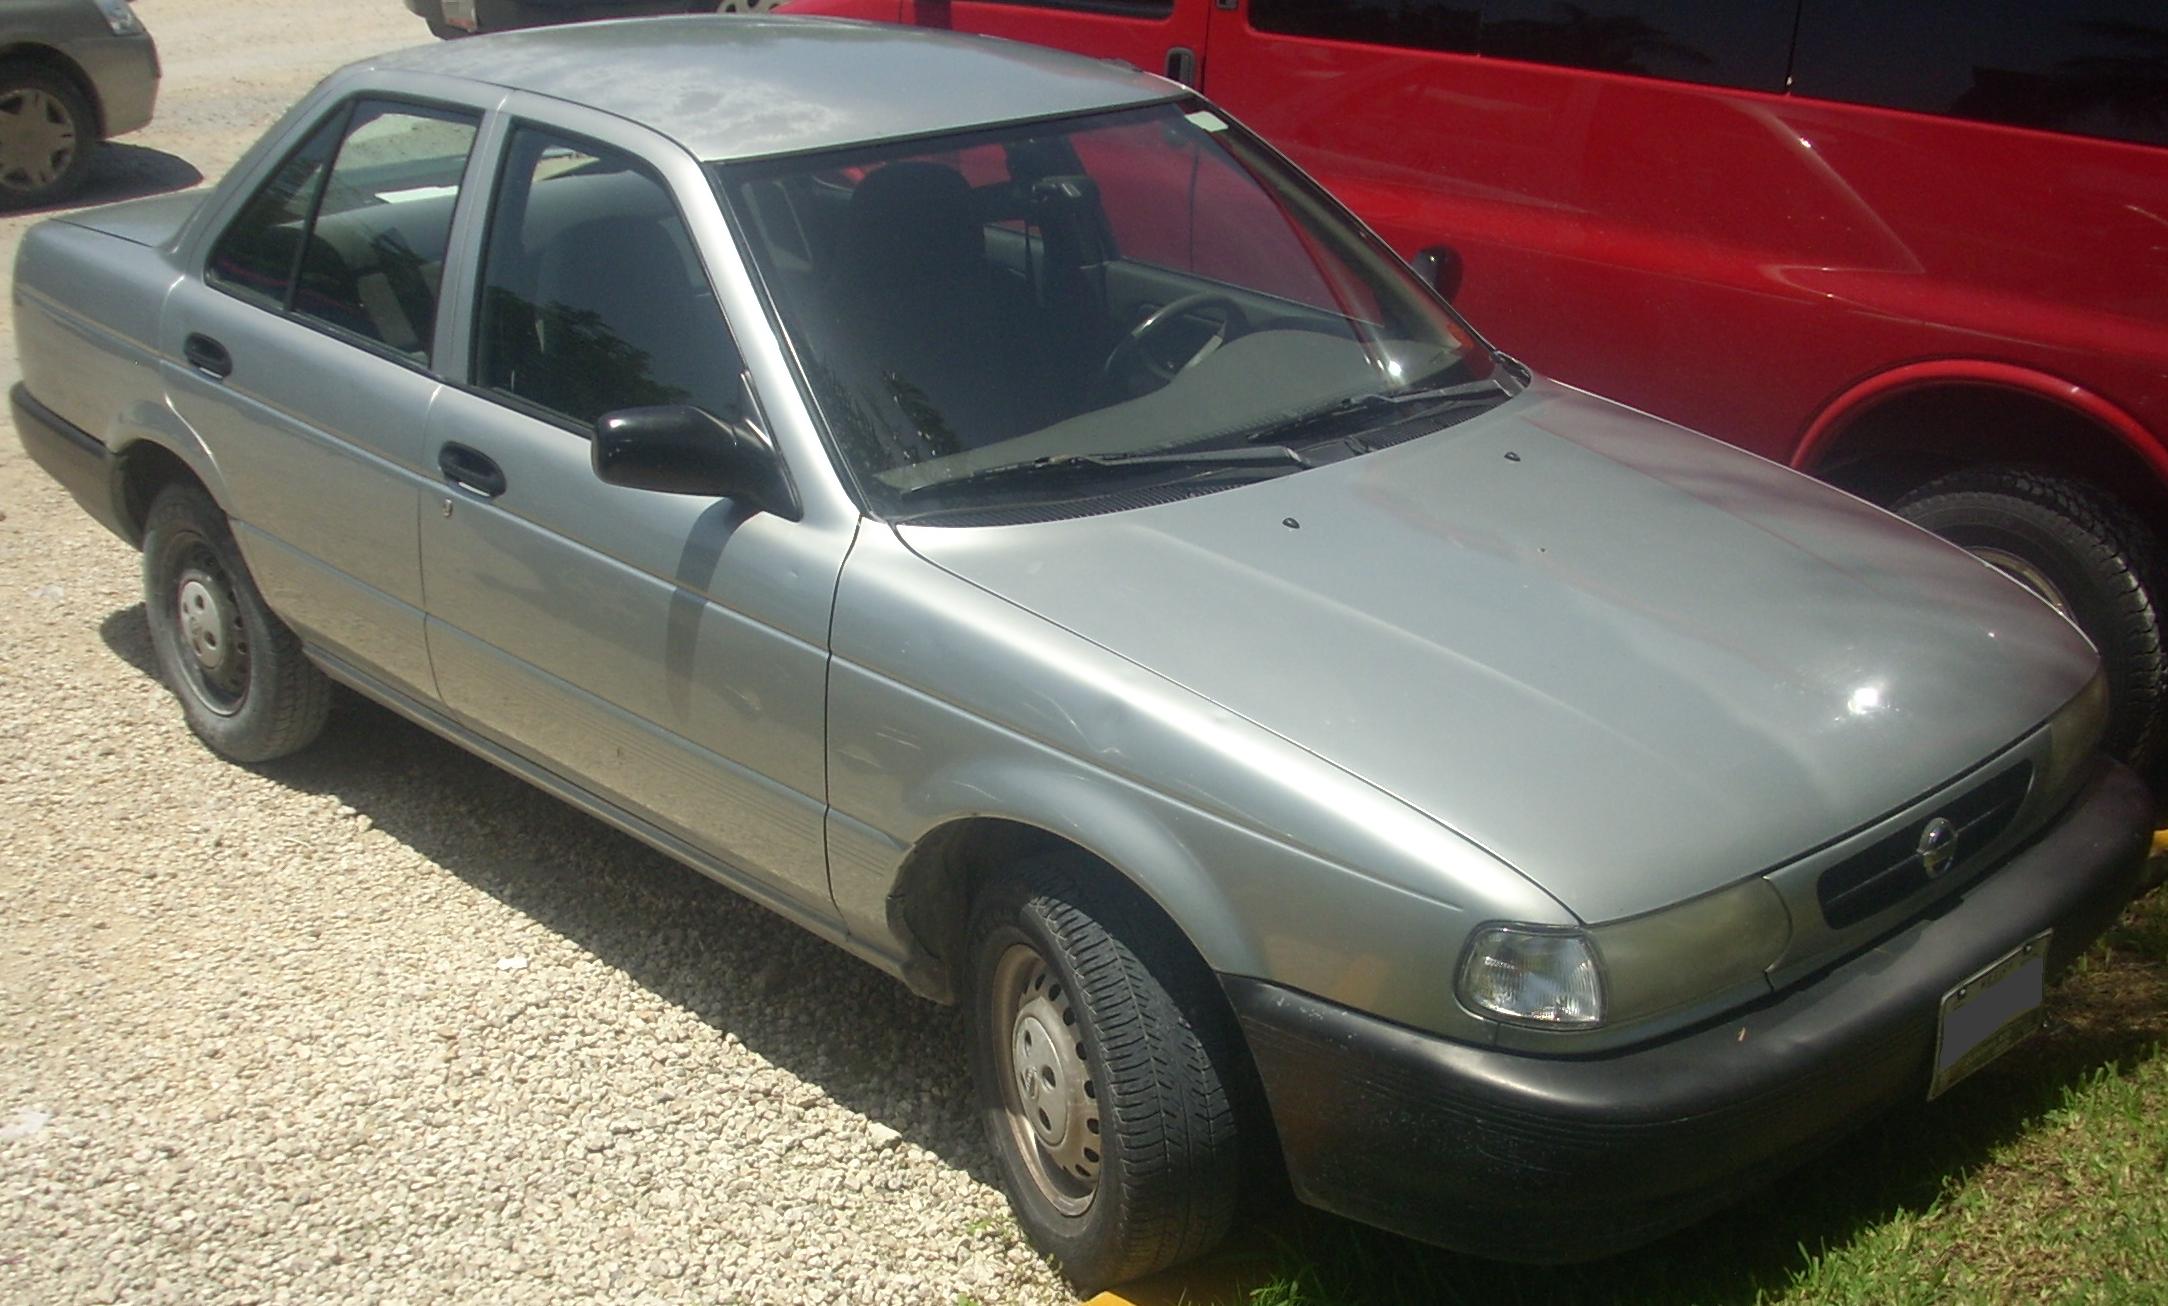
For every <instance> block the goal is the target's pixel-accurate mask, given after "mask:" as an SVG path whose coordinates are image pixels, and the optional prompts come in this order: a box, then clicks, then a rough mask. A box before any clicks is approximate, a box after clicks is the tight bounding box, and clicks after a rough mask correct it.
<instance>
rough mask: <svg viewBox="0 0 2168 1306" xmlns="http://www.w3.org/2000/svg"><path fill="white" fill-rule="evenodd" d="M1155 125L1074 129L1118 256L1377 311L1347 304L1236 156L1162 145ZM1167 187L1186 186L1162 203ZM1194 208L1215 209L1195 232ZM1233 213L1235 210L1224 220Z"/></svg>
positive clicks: (1365, 304)
mask: <svg viewBox="0 0 2168 1306" xmlns="http://www.w3.org/2000/svg"><path fill="white" fill-rule="evenodd" d="M1161 130H1162V129H1161V127H1160V126H1159V125H1157V124H1154V123H1139V124H1134V125H1127V126H1122V127H1114V128H1106V129H1102V130H1099V131H1089V132H1080V133H1078V134H1077V136H1076V137H1075V139H1074V145H1075V148H1076V152H1077V157H1078V159H1079V160H1080V161H1081V162H1082V163H1083V165H1084V171H1085V173H1086V175H1088V176H1090V177H1091V179H1092V180H1093V181H1095V182H1097V183H1098V186H1099V202H1100V204H1101V206H1102V207H1103V208H1104V209H1105V211H1106V216H1107V223H1108V225H1109V226H1110V227H1111V228H1112V230H1113V233H1114V246H1115V249H1116V250H1117V251H1118V252H1119V253H1120V254H1121V256H1122V257H1124V258H1130V259H1141V260H1143V261H1144V262H1147V263H1156V264H1158V265H1159V266H1161V267H1165V268H1172V269H1174V270H1175V271H1177V272H1188V273H1194V274H1196V275H1199V276H1206V277H1211V278H1212V279H1213V280H1215V281H1225V282H1229V283H1232V284H1234V285H1238V286H1245V287H1249V288H1251V289H1254V290H1262V291H1264V292H1266V293H1268V294H1274V295H1278V296H1280V297H1281V298H1283V299H1291V300H1293V301H1295V302H1296V303H1299V304H1309V305H1311V306H1313V307H1317V308H1323V309H1330V310H1332V311H1334V312H1338V313H1346V314H1348V315H1349V316H1351V317H1359V318H1364V319H1368V320H1371V321H1375V320H1376V319H1377V317H1378V308H1377V305H1376V303H1375V302H1374V301H1371V300H1369V299H1368V297H1367V296H1358V298H1360V299H1361V300H1362V302H1357V303H1349V302H1347V300H1348V298H1349V296H1350V292H1349V291H1348V290H1347V289H1345V288H1342V287H1337V286H1332V285H1328V284H1327V283H1326V281H1325V279H1324V278H1323V277H1322V276H1321V275H1320V274H1319V271H1318V269H1319V267H1320V266H1321V260H1319V259H1318V257H1317V256H1316V254H1315V253H1314V252H1313V251H1311V250H1310V249H1309V248H1308V243H1307V238H1306V237H1305V236H1304V235H1303V234H1302V233H1301V231H1300V230H1299V229H1297V228H1296V227H1295V226H1294V225H1292V224H1291V223H1290V222H1289V221H1288V218H1287V214H1286V212H1285V211H1284V210H1283V209H1281V208H1280V207H1279V206H1278V205H1276V204H1274V203H1273V202H1272V200H1271V198H1270V197H1269V196H1268V194H1267V193H1266V192H1265V191H1264V190H1262V189H1260V188H1259V187H1258V185H1257V183H1256V182H1254V181H1252V180H1251V179H1250V178H1249V176H1248V175H1247V174H1245V173H1243V172H1242V171H1241V170H1240V166H1239V165H1238V164H1236V163H1235V162H1234V161H1233V160H1232V159H1230V158H1229V157H1227V156H1226V155H1224V154H1222V153H1219V152H1217V151H1204V150H1198V149H1195V148H1189V149H1179V150H1178V149H1169V148H1167V147H1166V146H1164V145H1159V144H1157V143H1150V144H1148V143H1147V142H1146V141H1145V140H1144V139H1143V135H1144V134H1157V133H1159V132H1160V131H1161ZM1170 194H1186V195H1188V197H1189V202H1188V203H1187V204H1186V205H1180V206H1174V205H1169V204H1167V203H1166V196H1168V195H1170ZM1200 209H1206V210H1209V211H1211V212H1214V213H1216V214H1218V215H1220V217H1219V220H1217V221H1215V222H1213V223H1210V224H1208V229H1206V230H1204V231H1202V232H1200V230H1199V229H1198V227H1197V226H1196V224H1195V223H1194V221H1193V215H1194V214H1195V213H1196V212H1197V211H1198V210H1200ZM1233 214H1240V215H1242V217H1241V218H1240V219H1237V220H1234V221H1229V220H1227V219H1228V215H1233ZM1336 292H1337V293H1336Z"/></svg>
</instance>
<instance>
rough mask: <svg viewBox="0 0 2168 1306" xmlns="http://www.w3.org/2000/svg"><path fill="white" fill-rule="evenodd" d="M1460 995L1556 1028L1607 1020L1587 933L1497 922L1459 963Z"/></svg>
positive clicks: (1507, 1015) (1488, 1010)
mask: <svg viewBox="0 0 2168 1306" xmlns="http://www.w3.org/2000/svg"><path fill="white" fill-rule="evenodd" d="M1460 992H1461V999H1462V1001H1464V1002H1466V1003H1467V1004H1468V1005H1469V1006H1471V1007H1473V1008H1475V1009H1476V1010H1477V1011H1479V1012H1481V1013H1483V1014H1485V1015H1488V1016H1495V1017H1497V1018H1499V1019H1501V1020H1510V1021H1515V1022H1518V1023H1521V1024H1528V1025H1542V1026H1546V1027H1549V1028H1553V1029H1585V1028H1588V1027H1589V1026H1592V1025H1600V1024H1602V1023H1603V974H1602V972H1601V971H1600V970H1598V969H1597V966H1596V952H1595V949H1594V948H1592V947H1590V946H1589V942H1588V936H1587V935H1584V934H1572V933H1561V932H1557V931H1540V932H1539V931H1537V930H1534V929H1522V928H1517V927H1515V926H1511V925H1493V926H1490V927H1489V928H1487V929H1483V930H1480V931H1478V932H1477V933H1476V936H1475V938H1474V939H1472V940H1470V941H1469V944H1468V957H1467V960H1465V961H1463V962H1462V963H1461V967H1460Z"/></svg>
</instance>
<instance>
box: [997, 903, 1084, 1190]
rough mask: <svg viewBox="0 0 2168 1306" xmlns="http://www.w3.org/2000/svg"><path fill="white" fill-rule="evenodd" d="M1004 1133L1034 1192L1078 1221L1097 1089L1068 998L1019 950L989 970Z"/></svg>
mask: <svg viewBox="0 0 2168 1306" xmlns="http://www.w3.org/2000/svg"><path fill="white" fill-rule="evenodd" d="M995 985H996V988H995V996H996V1002H997V1004H998V1005H997V1008H996V1016H997V1024H996V1028H997V1029H1002V1028H1005V1029H1006V1030H1007V1031H1008V1037H1007V1039H1006V1040H1005V1042H1004V1044H1003V1046H1002V1051H1003V1053H1004V1054H1005V1055H1004V1056H1003V1058H1002V1060H1003V1062H1004V1064H1003V1065H1002V1067H1001V1071H1002V1081H1003V1085H1004V1092H1005V1096H1006V1097H1007V1098H1008V1101H1007V1103H1006V1105H1007V1109H1008V1118H1009V1129H1010V1133H1011V1135H1012V1137H1013V1138H1014V1139H1015V1142H1016V1145H1017V1150H1018V1152H1019V1153H1021V1154H1022V1156H1023V1157H1024V1160H1025V1163H1026V1166H1027V1168H1028V1169H1029V1170H1030V1173H1031V1177H1032V1180H1033V1182H1034V1183H1035V1185H1036V1186H1037V1187H1038V1189H1039V1192H1040V1194H1041V1195H1042V1196H1044V1197H1045V1198H1046V1199H1047V1201H1048V1202H1050V1203H1052V1204H1053V1206H1054V1207H1055V1209H1057V1210H1059V1211H1061V1212H1062V1213H1063V1214H1066V1215H1079V1214H1082V1213H1083V1211H1084V1210H1085V1209H1086V1208H1088V1207H1089V1206H1090V1205H1091V1201H1092V1195H1093V1193H1095V1192H1096V1191H1097V1190H1098V1187H1099V1168H1100V1163H1101V1157H1100V1141H1099V1128H1100V1124H1099V1089H1098V1084H1097V1083H1096V1082H1095V1081H1094V1080H1093V1078H1092V1073H1091V1067H1090V1065H1089V1063H1088V1062H1087V1061H1086V1060H1085V1056H1084V1036H1083V1031H1082V1030H1081V1029H1080V1028H1079V1026H1078V1019H1079V1016H1078V1012H1077V1009H1076V1005H1075V999H1074V997H1073V996H1072V995H1071V994H1070V993H1069V991H1068V989H1067V988H1066V986H1064V985H1063V984H1062V983H1061V981H1060V979H1059V978H1058V977H1057V976H1056V975H1055V974H1054V972H1053V971H1052V969H1051V968H1050V967H1048V965H1047V963H1046V959H1045V958H1044V957H1042V956H1040V955H1039V953H1038V952H1037V950H1035V949H1033V948H1031V947H1029V946H1027V945H1023V944H1017V945H1015V946H1012V947H1010V948H1009V949H1008V951H1006V952H1004V953H1003V954H1002V956H1001V960H1000V962H999V963H998V964H997V966H996V969H995Z"/></svg>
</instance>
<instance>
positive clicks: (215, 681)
mask: <svg viewBox="0 0 2168 1306" xmlns="http://www.w3.org/2000/svg"><path fill="white" fill-rule="evenodd" d="M192 552H193V556H191V557H189V558H187V559H186V560H185V561H184V562H183V563H182V565H181V568H180V572H179V575H178V577H177V579H176V580H175V581H174V585H173V590H172V593H173V628H174V630H175V632H176V633H177V634H178V635H179V636H180V638H181V642H182V643H183V644H185V645H186V646H187V650H188V651H187V655H186V656H185V657H183V658H182V659H181V673H182V675H183V676H184V677H185V678H186V679H187V681H188V687H189V688H190V689H192V690H193V691H195V695H196V697H197V698H198V699H200V700H201V701H202V703H203V705H204V706H205V707H208V708H210V709H211V710H212V711H213V712H216V713H218V714H219V715H221V716H231V715H233V714H234V713H235V712H238V711H240V710H241V701H242V699H243V698H245V697H246V696H247V693H248V638H247V636H246V635H245V634H244V633H243V631H242V629H241V606H240V604H239V603H238V602H236V601H235V599H234V595H233V586H232V585H231V584H229V583H228V582H227V580H226V574H225V571H224V570H223V569H222V568H221V567H220V566H219V565H218V564H217V562H216V560H215V559H213V558H212V557H211V556H210V551H209V549H208V548H207V547H203V546H198V547H197V548H196V549H195V550H193V551H192Z"/></svg>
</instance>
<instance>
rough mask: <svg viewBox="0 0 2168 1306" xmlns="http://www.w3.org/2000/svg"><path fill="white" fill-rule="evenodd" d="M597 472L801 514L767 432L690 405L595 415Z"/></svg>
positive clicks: (615, 481) (667, 490)
mask: <svg viewBox="0 0 2168 1306" xmlns="http://www.w3.org/2000/svg"><path fill="white" fill-rule="evenodd" d="M594 461H595V475H597V476H599V477H601V478H602V479H603V480H604V481H606V482H608V483H609V484H611V485H622V486H624V487H625V488H627V489H631V490H654V491H657V492H659V493H662V494H697V495H702V496H704V497H710V498H727V499H735V500H737V501H738V502H739V503H742V504H744V505H745V506H746V507H748V508H751V509H753V510H754V511H756V512H772V513H774V514H775V515H776V516H778V517H784V518H788V519H789V520H791V521H796V520H798V518H799V517H800V516H802V515H803V510H802V509H801V508H800V507H799V505H798V491H797V489H796V488H795V487H794V486H792V485H791V483H790V474H789V473H788V472H786V471H785V470H784V468H783V459H782V457H781V455H779V454H777V453H776V451H775V445H774V444H773V443H772V442H770V441H769V439H768V436H767V433H766V432H764V431H762V430H761V429H760V428H759V427H757V426H754V425H753V424H752V423H751V422H748V421H745V420H743V419H742V418H734V419H728V420H726V419H724V418H720V417H717V416H715V415H714V414H713V413H710V412H708V411H707V410H706V409H702V408H694V407H691V406H690V405H687V404H669V405H665V406H663V407H658V408H620V409H618V410H617V411H616V412H614V413H604V414H603V415H602V416H601V417H600V418H598V419H596V421H595V436H594Z"/></svg>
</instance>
